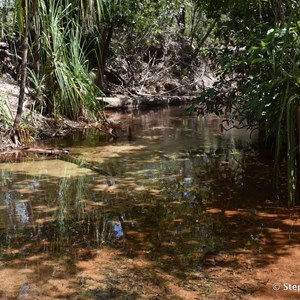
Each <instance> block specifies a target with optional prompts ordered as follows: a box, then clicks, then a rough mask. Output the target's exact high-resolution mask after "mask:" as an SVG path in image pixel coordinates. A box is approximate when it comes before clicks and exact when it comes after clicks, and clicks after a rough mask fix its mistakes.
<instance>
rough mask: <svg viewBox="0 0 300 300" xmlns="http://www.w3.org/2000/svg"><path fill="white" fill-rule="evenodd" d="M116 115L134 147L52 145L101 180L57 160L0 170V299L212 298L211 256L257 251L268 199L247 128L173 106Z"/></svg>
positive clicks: (94, 142)
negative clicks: (225, 127) (226, 127)
mask: <svg viewBox="0 0 300 300" xmlns="http://www.w3.org/2000/svg"><path fill="white" fill-rule="evenodd" d="M115 118H119V119H120V120H121V122H125V123H126V122H131V123H130V124H131V126H132V130H133V134H134V139H133V141H130V142H129V141H127V140H126V138H125V137H124V138H122V137H121V138H120V140H119V141H117V142H116V143H109V142H107V141H106V140H105V138H103V137H100V138H99V134H98V133H97V132H95V131H90V132H88V131H87V132H82V133H76V134H74V135H73V136H70V137H67V138H59V139H56V140H53V141H51V143H52V146H53V144H55V146H58V147H67V148H71V150H73V151H74V152H76V153H77V156H76V157H77V158H78V159H81V160H83V161H86V162H89V163H91V164H97V166H100V167H101V168H102V169H103V170H104V171H105V172H104V174H106V175H100V174H98V173H96V172H93V171H91V170H89V169H86V168H83V167H80V166H78V165H75V164H72V163H70V162H65V161H62V160H58V159H57V160H40V161H24V162H19V163H15V164H1V165H0V172H1V173H0V174H1V183H0V185H1V192H0V241H1V246H0V247H1V248H0V249H1V252H0V262H1V268H0V275H1V276H5V277H6V279H7V282H6V281H5V280H2V281H1V280H0V283H1V286H2V287H3V288H2V289H3V290H2V296H5V297H17V296H18V297H21V298H22V297H23V298H24V299H26V297H29V298H28V299H35V298H34V297H36V298H38V297H41V296H43V297H44V296H48V297H50V298H51V297H53V298H56V297H67V298H68V297H69V298H72V297H75V296H76V295H77V296H78V297H79V299H81V298H80V297H82V299H115V298H116V299H169V297H170V298H172V297H173V298H174V297H175V295H177V296H178V298H176V297H175V299H189V298H185V297H196V295H200V294H201V295H203V294H204V295H210V294H211V292H212V290H211V285H213V284H214V283H215V279H213V278H211V277H209V276H208V275H207V274H206V273H205V270H207V269H209V268H211V267H212V266H215V265H216V264H218V262H216V260H214V259H213V258H214V257H218V255H219V254H220V253H225V252H226V251H235V254H236V255H238V253H239V251H241V250H240V249H244V248H245V247H246V248H247V247H248V248H249V249H252V250H253V251H255V252H257V253H260V252H263V251H264V248H263V245H262V243H261V240H262V238H263V236H264V235H267V234H268V233H267V232H266V229H265V228H266V222H267V224H272V222H274V220H275V219H276V218H277V220H278V214H277V215H276V216H275V215H272V213H270V214H269V215H268V211H269V209H271V207H272V200H273V199H276V196H275V194H274V193H273V192H272V189H271V187H272V184H271V178H272V175H271V170H270V167H269V166H268V165H266V164H265V163H263V162H260V161H258V160H257V156H256V153H255V151H254V150H253V146H252V144H253V143H254V142H253V141H251V140H250V139H249V134H248V133H247V132H245V131H235V130H233V131H231V132H227V133H223V134H222V133H220V132H219V120H218V119H217V118H214V117H209V118H206V119H205V118H201V119H199V118H196V117H188V116H184V115H183V110H182V109H180V108H173V109H163V110H159V111H153V112H151V111H150V112H149V113H148V114H143V115H136V114H135V115H134V114H133V115H132V116H130V117H129V118H126V117H125V116H123V115H116V116H115ZM283 210H284V209H283ZM266 214H267V216H266ZM289 228H290V227H289V225H286V226H285V228H283V231H284V232H289ZM294 230H296V228H294ZM270 243H273V244H276V242H275V241H270ZM271 251H273V252H274V253H276V251H278V249H277V248H276V247H275V248H274V249H272V250H271ZM274 259H275V258H274ZM270 262H271V260H268V261H267V260H263V261H261V262H260V263H261V265H263V264H268V263H270ZM221 263H222V262H221ZM241 264H242V262H239V261H238V260H234V261H231V262H230V263H229V264H228V265H227V268H228V269H243V267H244V266H242V265H241ZM223 267H224V268H225V267H226V263H225V262H224V264H223ZM11 270H14V271H13V273H10V272H11ZM162 272H163V273H164V275H162ZM205 274H206V275H205ZM10 276H11V277H12V278H19V281H18V280H17V281H14V282H15V283H14V284H13V285H12V283H11V281H12V278H10ZM16 276H17V277H16ZM190 276H191V277H190ZM176 278H177V279H176ZM187 278H190V279H189V280H186V279H187ZM10 280H11V281H10ZM176 280H178V281H176ZM197 280H198V281H197ZM125 281H126V283H125ZM173 281H174V282H175V283H176V284H175V283H174V284H175V285H174V284H173V286H171V283H170V282H173ZM197 282H198V283H197ZM9 286H10V288H8V287H9ZM29 286H30V291H29V290H28V289H29V288H28V287H29ZM5 287H7V290H5ZM182 290H185V291H186V293H189V294H180V293H182ZM178 293H179V294H178ZM180 295H181V296H180ZM143 297H144V298H143ZM23 298H22V299H23ZM50 298H49V299H50ZM76 299H77V298H76ZM190 299H194V298H190Z"/></svg>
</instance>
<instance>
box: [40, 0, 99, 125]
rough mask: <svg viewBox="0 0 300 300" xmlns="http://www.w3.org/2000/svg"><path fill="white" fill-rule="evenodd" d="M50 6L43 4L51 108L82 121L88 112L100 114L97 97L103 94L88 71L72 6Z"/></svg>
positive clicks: (43, 45)
mask: <svg viewBox="0 0 300 300" xmlns="http://www.w3.org/2000/svg"><path fill="white" fill-rule="evenodd" d="M48 5H49V8H47V6H46V3H45V2H44V1H40V8H39V11H40V18H41V25H42V28H43V32H42V34H41V36H40V43H41V48H42V51H43V52H42V53H41V56H42V57H43V59H44V66H43V73H44V80H45V82H44V83H45V91H44V94H45V95H47V99H48V107H47V109H48V110H50V113H52V112H53V113H54V114H55V115H65V116H67V117H69V118H72V119H78V117H79V116H80V115H81V114H82V113H83V110H84V109H87V110H88V112H89V113H91V114H96V113H97V102H96V98H95V95H97V94H99V93H100V91H99V89H98V88H97V86H96V85H95V83H94V78H93V76H92V74H91V73H90V71H89V69H88V61H87V59H86V53H85V52H84V38H83V35H82V29H81V28H80V27H79V25H78V24H77V23H76V22H75V21H74V19H72V17H71V16H72V9H71V5H68V6H66V7H65V8H64V9H63V8H62V6H61V5H59V4H57V3H56V1H50V2H49V4H48ZM52 109H53V111H52Z"/></svg>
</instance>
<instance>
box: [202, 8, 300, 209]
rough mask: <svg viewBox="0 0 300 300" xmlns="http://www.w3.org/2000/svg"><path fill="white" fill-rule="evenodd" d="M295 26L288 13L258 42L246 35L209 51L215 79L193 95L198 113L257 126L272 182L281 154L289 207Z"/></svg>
mask: <svg viewBox="0 0 300 300" xmlns="http://www.w3.org/2000/svg"><path fill="white" fill-rule="evenodd" d="M261 24H262V23H261ZM262 25H263V26H265V25H264V24H262ZM299 25H300V23H299V22H298V20H297V18H296V17H295V15H294V14H293V13H291V15H290V18H289V21H288V22H287V23H286V24H285V25H284V26H281V27H275V28H271V29H269V30H268V31H267V30H266V32H267V33H266V34H265V37H263V38H261V39H260V40H259V39H257V38H255V39H252V38H251V36H250V37H249V40H248V41H247V42H242V43H241V40H235V41H234V42H235V44H236V46H235V47H233V46H228V45H227V46H223V47H222V48H221V49H219V51H218V52H217V53H216V52H214V53H210V55H212V56H214V55H217V57H218V60H217V62H218V65H217V66H216V67H215V70H217V71H218V75H219V78H218V81H217V82H216V83H215V85H214V87H213V88H211V89H208V90H207V91H206V92H205V93H203V94H202V95H201V96H200V97H199V102H200V104H201V106H200V109H201V110H202V111H203V112H204V113H205V112H215V113H217V114H222V115H224V114H225V116H226V119H227V120H228V122H230V121H231V120H236V119H238V120H239V121H240V125H241V126H247V127H249V128H251V129H253V128H259V129H260V131H261V132H262V133H263V136H265V137H266V139H267V140H269V141H270V142H271V143H272V142H274V145H275V171H276V174H277V175H276V176H277V179H278V170H279V161H280V157H281V156H282V152H283V150H286V158H287V177H288V194H289V196H288V203H289V205H294V204H295V195H296V184H297V164H296V153H297V151H298V152H299V149H298V147H297V122H296V118H297V110H298V107H299V106H300V99H299V94H300V68H299V61H300V47H299V45H300V30H299V29H300V26H299ZM226 30H227V29H226ZM260 36H262V35H260ZM242 45H243V47H242ZM245 46H246V47H245ZM228 124H230V123H228Z"/></svg>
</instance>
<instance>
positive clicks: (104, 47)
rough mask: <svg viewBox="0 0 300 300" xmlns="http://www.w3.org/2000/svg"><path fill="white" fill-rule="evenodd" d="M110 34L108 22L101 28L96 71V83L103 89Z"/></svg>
mask: <svg viewBox="0 0 300 300" xmlns="http://www.w3.org/2000/svg"><path fill="white" fill-rule="evenodd" d="M112 35H113V26H112V25H111V24H110V25H108V26H106V27H105V28H104V29H103V32H102V36H101V40H100V45H99V57H98V73H97V79H96V84H97V85H98V86H99V88H100V89H101V90H102V89H103V84H104V72H105V67H106V60H107V56H108V50H109V46H110V42H111V38H112Z"/></svg>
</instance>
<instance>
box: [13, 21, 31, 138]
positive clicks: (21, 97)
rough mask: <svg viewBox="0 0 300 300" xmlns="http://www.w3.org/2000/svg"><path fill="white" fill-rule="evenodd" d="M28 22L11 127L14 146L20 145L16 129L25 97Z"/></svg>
mask: <svg viewBox="0 0 300 300" xmlns="http://www.w3.org/2000/svg"><path fill="white" fill-rule="evenodd" d="M28 29H29V28H28V22H26V25H25V32H24V36H23V41H22V52H23V53H22V65H21V79H20V93H19V101H18V108H17V113H16V117H15V121H14V125H13V133H12V135H13V136H12V138H13V140H14V142H15V144H20V138H19V135H18V129H19V126H20V123H21V119H22V114H23V104H24V97H25V86H26V77H27V56H28Z"/></svg>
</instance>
